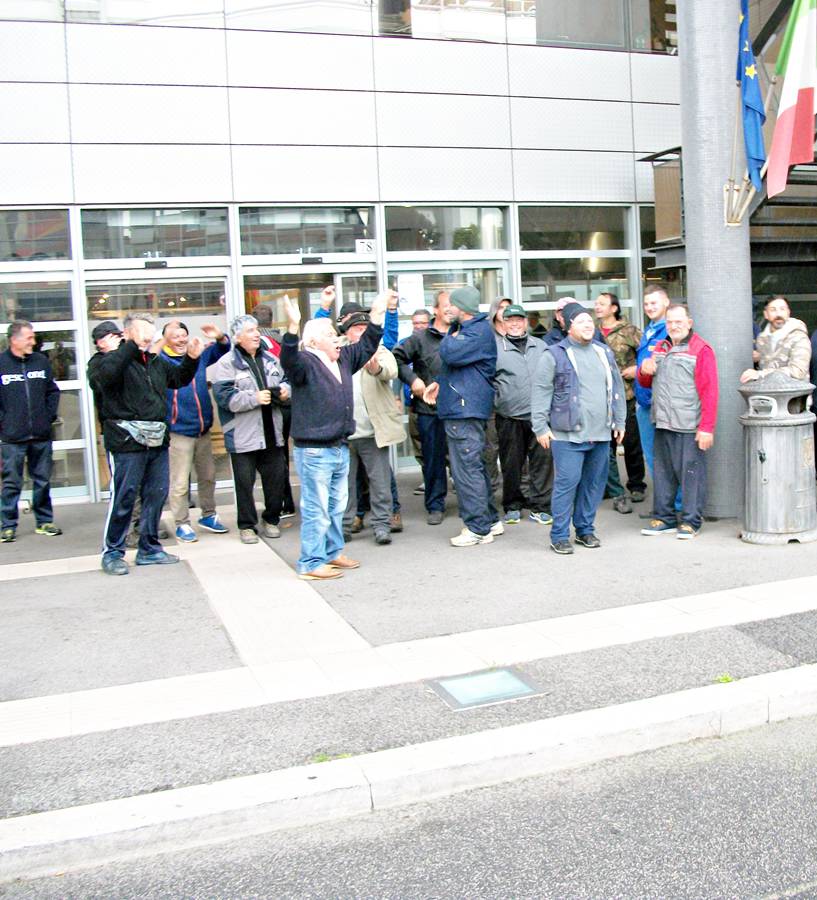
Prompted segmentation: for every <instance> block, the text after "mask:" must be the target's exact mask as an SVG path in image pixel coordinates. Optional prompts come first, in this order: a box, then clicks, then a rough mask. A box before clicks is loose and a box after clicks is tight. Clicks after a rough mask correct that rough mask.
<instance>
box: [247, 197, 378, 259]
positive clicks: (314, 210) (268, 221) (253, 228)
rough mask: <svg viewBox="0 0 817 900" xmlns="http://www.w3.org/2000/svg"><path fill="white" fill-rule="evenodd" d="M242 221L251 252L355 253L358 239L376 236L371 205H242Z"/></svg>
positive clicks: (257, 253)
mask: <svg viewBox="0 0 817 900" xmlns="http://www.w3.org/2000/svg"><path fill="white" fill-rule="evenodd" d="M239 220H240V223H241V252H242V253H245V254H248V255H259V254H266V253H270V254H275V253H294V254H298V255H301V256H304V255H305V256H311V255H313V254H320V253H355V252H356V251H357V246H356V244H355V242H356V241H359V240H364V239H367V238H374V237H375V223H374V213H373V210H372V209H371V207H369V206H348V207H343V206H326V207H264V206H253V207H242V208H241V210H240V211H239ZM369 252H371V251H369Z"/></svg>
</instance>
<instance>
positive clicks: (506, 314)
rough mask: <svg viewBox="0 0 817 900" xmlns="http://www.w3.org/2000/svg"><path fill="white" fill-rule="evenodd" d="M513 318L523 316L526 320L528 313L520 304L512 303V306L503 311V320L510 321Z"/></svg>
mask: <svg viewBox="0 0 817 900" xmlns="http://www.w3.org/2000/svg"><path fill="white" fill-rule="evenodd" d="M511 316H522V318H523V319H524V318H525V317H526V316H527V313H526V312H525V310H524V309H523V308H522V307H521V306H520V305H519V304H518V303H511V305H510V306H506V307H505V309H504V310H503V312H502V318H503V319H510V318H511Z"/></svg>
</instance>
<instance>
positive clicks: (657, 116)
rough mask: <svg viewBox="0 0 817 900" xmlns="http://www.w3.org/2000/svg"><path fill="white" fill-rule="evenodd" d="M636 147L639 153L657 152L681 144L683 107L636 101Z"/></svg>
mask: <svg viewBox="0 0 817 900" xmlns="http://www.w3.org/2000/svg"><path fill="white" fill-rule="evenodd" d="M633 121H634V131H635V147H634V149H635V150H636V152H638V153H656V152H657V151H659V150H668V149H669V148H670V147H679V146H680V144H681V107H680V106H663V105H658V104H654V103H634V104H633Z"/></svg>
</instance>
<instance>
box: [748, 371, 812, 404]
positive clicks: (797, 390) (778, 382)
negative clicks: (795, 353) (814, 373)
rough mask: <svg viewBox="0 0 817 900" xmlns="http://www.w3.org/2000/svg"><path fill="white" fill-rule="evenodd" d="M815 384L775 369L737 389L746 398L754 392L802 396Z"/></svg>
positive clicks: (778, 395) (752, 395)
mask: <svg viewBox="0 0 817 900" xmlns="http://www.w3.org/2000/svg"><path fill="white" fill-rule="evenodd" d="M814 389H815V386H814V385H813V384H812V383H811V382H810V381H805V380H802V381H801V380H800V379H799V378H792V377H791V375H787V374H786V373H785V372H781V371H779V370H775V371H774V372H772V373H771V374H770V375H767V376H766V377H765V378H758V379H756V380H755V381H749V382H747V383H746V384H741V385H739V386H738V391H739V392H740V393H741V394H743V396H744V397H745V398H746V399H747V400H748V399H749V397H754V396H755V395H756V394H767V395H769V396H771V397H781V398H784V397H789V398H791V397H803V396H805V395H806V394H811V393H812V392H813V391H814Z"/></svg>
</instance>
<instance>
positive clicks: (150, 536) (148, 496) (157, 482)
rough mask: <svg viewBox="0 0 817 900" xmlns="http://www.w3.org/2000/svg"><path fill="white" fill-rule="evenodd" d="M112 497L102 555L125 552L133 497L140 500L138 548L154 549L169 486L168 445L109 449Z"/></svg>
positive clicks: (112, 555)
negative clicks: (131, 450) (120, 450)
mask: <svg viewBox="0 0 817 900" xmlns="http://www.w3.org/2000/svg"><path fill="white" fill-rule="evenodd" d="M108 462H109V465H110V466H111V476H112V478H111V484H112V485H113V489H112V490H111V499H110V503H109V504H108V518H107V519H106V521H105V531H104V534H103V547H102V558H103V559H105V558H113V557H117V556H118V557H122V556H124V555H125V538H126V537H127V535H128V529H129V528H130V523H131V517H132V515H133V505H134V503H136V498H137V497H139V498H141V500H142V512H141V514H140V517H139V552H140V553H157V552H159V551H160V550H162V549H163V547H162V545H161V544H160V543H159V519H160V518H161V516H162V506H164V502H165V500H166V499H167V492H168V490H169V488H170V457H169V455H168V451H167V447H146V448H145V449H144V450H138V451H136V452H135V453H111V454H109V456H108Z"/></svg>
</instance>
